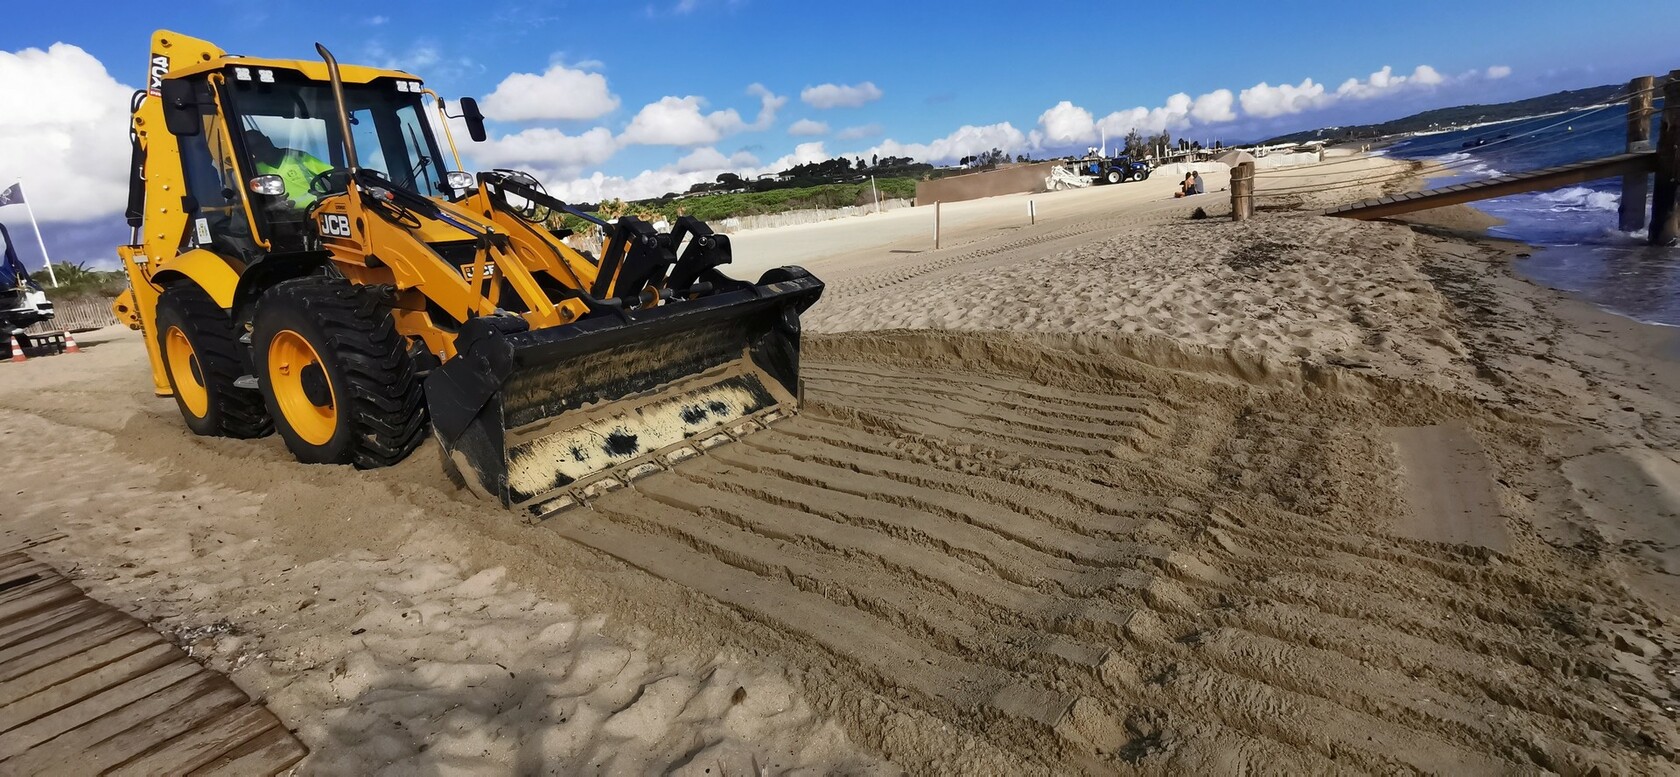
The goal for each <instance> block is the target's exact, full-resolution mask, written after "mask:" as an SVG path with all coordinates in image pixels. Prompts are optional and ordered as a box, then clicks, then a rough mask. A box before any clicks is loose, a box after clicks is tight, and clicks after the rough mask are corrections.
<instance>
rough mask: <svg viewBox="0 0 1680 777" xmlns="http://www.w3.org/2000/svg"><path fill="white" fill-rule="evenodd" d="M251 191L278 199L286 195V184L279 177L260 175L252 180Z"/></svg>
mask: <svg viewBox="0 0 1680 777" xmlns="http://www.w3.org/2000/svg"><path fill="white" fill-rule="evenodd" d="M249 183H250V186H251V191H252V192H255V193H257V194H266V195H269V196H271V197H278V196H280V195H282V194H285V193H286V182H285V181H284V180H282V179H281V178H280V176H278V175H259V176H257V177H255V178H252V179H251V180H250V182H249Z"/></svg>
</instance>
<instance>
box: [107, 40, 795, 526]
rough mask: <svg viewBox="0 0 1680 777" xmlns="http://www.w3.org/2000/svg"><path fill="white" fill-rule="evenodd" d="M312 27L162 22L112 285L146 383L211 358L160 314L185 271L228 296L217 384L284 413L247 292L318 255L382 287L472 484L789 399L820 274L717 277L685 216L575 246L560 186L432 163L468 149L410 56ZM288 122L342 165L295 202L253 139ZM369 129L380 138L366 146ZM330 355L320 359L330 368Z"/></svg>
mask: <svg viewBox="0 0 1680 777" xmlns="http://www.w3.org/2000/svg"><path fill="white" fill-rule="evenodd" d="M320 51H321V53H322V55H323V60H324V61H310V60H285V59H262V58H252V57H241V56H231V55H229V54H227V53H226V52H224V51H222V50H221V49H219V48H217V47H215V46H214V45H212V44H210V43H208V42H206V41H202V40H198V39H196V38H192V37H189V36H186V35H181V34H178V33H173V32H169V31H161V30H160V31H158V32H157V33H155V34H154V36H153V38H152V47H151V58H150V62H149V63H148V72H147V89H146V90H144V92H143V93H141V94H137V95H136V100H135V104H134V110H133V115H132V126H131V131H132V140H133V143H134V150H135V155H134V156H135V159H134V165H133V170H132V173H133V176H132V177H133V185H132V186H131V192H130V199H129V208H128V214H127V215H128V218H129V223H130V225H131V227H132V228H133V230H134V231H133V239H132V240H131V241H130V243H129V244H127V245H123V246H120V247H118V249H117V252H118V255H119V256H120V257H121V259H122V261H123V265H124V267H125V268H126V270H127V272H128V274H129V278H130V280H131V288H130V289H129V291H128V292H126V293H125V294H124V295H123V296H122V297H120V298H119V299H118V300H117V301H116V303H115V304H114V305H113V309H114V312H116V313H117V315H118V317H119V319H120V320H122V321H125V322H127V323H128V324H129V325H130V326H131V327H133V328H136V329H139V330H142V331H143V332H145V333H147V337H146V345H147V348H148V355H149V357H150V364H151V372H152V382H153V386H154V387H155V389H156V392H157V393H158V394H159V395H170V394H173V393H177V392H176V386H175V385H174V383H179V382H180V381H181V380H183V379H184V378H182V376H181V375H180V374H176V375H175V377H174V383H172V379H171V375H172V373H171V367H170V359H171V358H178V359H181V360H182V361H178V362H177V364H184V365H189V366H190V367H191V372H192V379H193V381H195V383H194V386H193V389H194V391H195V392H197V391H201V390H206V389H203V388H202V386H201V384H203V382H204V381H206V380H210V379H211V377H213V376H210V375H209V372H210V370H209V368H208V366H206V365H201V364H200V362H199V361H195V360H194V359H197V358H200V356H201V355H198V354H195V353H189V354H187V355H185V356H181V355H179V354H176V355H173V356H172V355H171V354H170V353H167V351H168V350H169V347H170V346H169V343H170V342H171V341H170V340H169V337H167V336H160V335H159V334H158V327H159V321H158V316H159V301H160V298H161V296H162V295H163V294H164V293H165V292H166V290H168V289H170V288H172V287H178V286H189V287H191V288H195V289H197V290H200V291H201V292H202V293H203V295H205V296H207V297H208V298H209V300H210V301H211V302H212V303H213V304H214V306H215V307H216V308H219V309H220V310H221V311H223V312H224V314H225V318H226V322H227V325H228V326H230V327H232V331H231V332H230V333H229V335H230V336H232V337H237V338H239V342H240V343H241V345H240V346H239V359H240V360H243V362H244V364H243V366H244V368H245V371H246V373H247V374H245V375H243V376H240V377H239V378H238V379H237V380H236V381H235V384H234V385H232V386H231V387H222V386H219V385H218V386H215V387H213V388H212V389H208V390H211V391H225V392H233V391H239V390H257V391H261V392H266V393H265V396H267V397H268V398H269V399H270V400H271V401H270V402H269V405H268V407H269V408H271V409H275V408H278V409H280V410H281V411H282V413H283V411H284V409H285V408H286V407H289V406H291V405H295V404H297V403H296V402H295V401H294V400H295V399H296V398H295V397H279V398H276V397H274V396H273V394H274V392H276V391H279V390H280V389H279V388H276V387H275V386H270V385H268V383H270V382H273V383H276V384H278V383H282V382H285V381H279V380H278V379H277V376H278V375H279V373H272V374H271V373H265V371H264V369H265V368H264V365H261V364H256V363H254V362H253V359H254V355H255V354H256V353H258V352H261V351H263V348H261V347H258V345H252V344H251V340H252V338H253V336H255V337H256V338H257V339H258V340H259V341H262V338H264V337H267V336H268V334H266V333H264V332H262V331H260V329H261V327H260V323H261V320H260V319H261V316H259V315H257V313H256V312H255V311H256V310H257V309H258V308H259V307H260V306H261V305H263V304H266V303H264V302H263V300H265V299H268V298H269V297H270V292H271V290H272V289H273V288H275V287H276V286H277V285H278V284H282V283H284V282H286V281H290V280H293V279H297V278H300V277H314V276H320V277H322V278H326V279H329V280H330V281H331V283H334V284H339V285H350V286H354V287H357V288H360V289H363V290H371V291H376V292H377V293H374V294H371V295H370V296H369V298H370V299H375V300H377V301H378V303H379V305H380V306H381V308H380V310H381V312H379V313H378V315H384V314H385V313H384V311H388V314H389V316H390V321H391V322H392V325H393V326H394V328H395V331H396V333H397V334H398V335H399V336H400V337H401V338H402V339H403V341H404V343H406V349H407V352H408V354H407V355H405V356H403V357H402V358H411V359H413V360H414V362H415V363H416V365H418V367H417V369H418V371H419V372H421V373H423V374H424V385H425V394H426V397H425V400H426V407H427V408H428V411H429V413H430V416H431V421H432V422H433V424H434V425H435V426H434V432H435V436H436V437H437V439H438V440H439V442H440V443H441V444H443V446H444V448H445V450H446V453H447V457H446V458H447V459H448V460H449V461H450V462H451V463H452V465H453V467H454V468H455V469H456V470H457V472H458V473H459V474H460V475H461V476H462V479H463V480H464V481H465V482H466V484H467V485H468V486H469V487H470V488H472V489H473V490H475V491H478V492H480V493H483V494H485V495H487V496H489V497H492V498H495V499H498V500H499V501H501V502H503V503H504V504H507V505H516V506H521V507H526V508H529V509H531V510H532V511H533V512H535V513H541V512H544V511H545V510H547V509H549V507H552V506H554V505H565V504H574V503H578V502H582V501H586V500H587V498H588V495H589V493H592V491H593V490H599V489H600V488H602V487H606V486H610V485H614V484H617V483H622V482H626V481H627V480H628V476H629V475H630V474H631V473H632V472H633V471H645V470H646V468H647V467H650V466H652V467H654V468H657V467H659V466H665V465H668V463H669V462H671V461H674V460H676V459H679V458H681V456H683V455H687V454H688V453H690V452H692V451H696V450H700V449H701V447H700V446H702V445H703V444H711V442H712V441H717V440H719V439H720V438H722V437H731V436H735V435H738V434H740V433H742V432H744V431H746V430H748V429H750V428H753V427H755V426H759V425H762V424H763V423H764V422H766V419H768V418H773V417H778V416H780V415H784V414H786V413H789V412H792V411H793V410H795V409H796V406H797V381H798V378H797V352H798V315H799V313H800V312H801V311H803V310H804V309H805V308H806V307H808V306H809V305H810V304H812V303H813V302H815V300H816V299H817V297H818V295H820V293H821V289H822V284H821V283H820V282H819V281H817V280H816V279H815V278H812V277H810V276H809V275H808V274H805V273H804V272H803V271H802V270H798V268H781V269H779V270H776V271H772V273H770V274H767V275H766V277H765V278H763V279H761V280H760V282H759V283H757V284H752V283H746V282H742V281H737V280H734V279H731V278H728V277H727V276H724V275H722V274H721V273H720V272H719V271H718V270H717V267H718V266H719V265H721V264H723V263H726V262H727V261H728V258H729V255H728V250H729V248H728V240H727V238H726V237H724V236H722V235H713V234H712V233H711V231H710V230H709V229H708V228H706V227H705V226H704V225H703V224H700V223H699V222H694V221H692V220H687V221H686V223H682V224H679V227H680V229H677V230H674V231H673V232H672V233H659V232H657V231H655V230H653V229H652V228H651V227H650V226H648V225H645V224H642V223H640V222H637V221H635V220H634V219H621V220H620V221H619V222H618V223H616V224H610V225H609V224H606V223H605V222H600V221H598V220H597V221H596V223H597V224H599V225H600V227H601V229H602V230H603V231H604V233H605V234H606V235H607V239H606V242H605V245H604V246H603V248H602V252H601V256H600V257H595V256H593V255H590V254H587V253H585V252H582V251H580V250H578V249H576V248H574V247H572V246H571V245H569V244H568V243H567V242H566V241H565V240H564V239H563V238H564V237H565V234H564V233H562V232H561V231H557V230H554V229H551V228H550V226H549V224H550V223H553V222H554V221H555V220H554V219H551V218H549V216H550V215H551V214H557V213H559V212H561V211H562V210H570V206H567V205H566V204H565V203H562V202H559V201H558V200H554V199H553V198H551V197H548V196H547V195H546V193H544V192H542V190H541V187H540V185H537V184H536V183H535V181H534V180H533V179H530V178H529V177H528V176H524V175H522V174H517V173H513V172H511V171H495V172H493V173H480V174H478V175H477V176H476V178H472V179H471V180H472V184H471V185H470V186H469V187H466V188H464V189H463V188H454V184H450V185H449V186H445V185H444V184H443V181H442V179H441V178H440V177H439V176H441V175H442V174H443V173H444V170H443V169H442V168H443V165H444V163H445V162H446V161H448V162H450V163H452V164H453V165H454V166H456V167H458V166H459V162H458V160H459V159H460V156H461V155H460V153H459V151H458V150H456V149H455V148H454V138H453V136H452V135H449V134H448V131H447V119H446V118H445V117H444V116H443V115H442V113H443V105H442V102H441V101H440V100H438V99H437V96H436V95H435V94H434V93H432V92H430V91H429V90H426V89H425V88H424V87H423V86H422V84H421V82H420V80H419V79H418V78H416V77H415V76H413V75H410V74H408V73H405V72H402V71H397V70H385V69H378V68H369V67H360V66H354V65H342V66H341V65H338V64H337V63H336V62H334V61H332V59H331V57H330V55H329V54H327V52H326V51H325V49H320ZM327 95H330V97H331V100H332V101H336V102H332V101H329V100H328V98H327ZM347 95H348V96H347ZM428 100H429V105H427V102H428ZM469 102H470V101H463V105H466V104H468V103H469ZM329 106H330V110H329ZM474 110H475V111H476V107H475V108H474ZM422 111H425V113H424V114H422ZM434 112H435V114H436V115H437V117H436V118H435V119H434V118H432V116H433V113H434ZM329 114H330V115H329ZM422 116H423V118H422ZM297 126H306V127H308V128H309V129H310V131H311V133H312V134H310V135H309V136H308V137H307V138H306V140H308V141H309V144H310V149H311V150H310V151H307V152H306V151H299V150H297V149H293V148H288V149H285V150H284V151H282V152H278V153H280V154H281V155H282V157H284V155H287V154H298V155H300V156H301V155H305V154H308V155H310V156H311V157H312V158H314V161H315V162H316V163H319V164H320V165H329V164H330V165H331V167H332V168H333V169H332V170H331V171H326V172H323V173H321V174H319V175H316V176H315V178H314V180H312V181H310V190H309V191H310V193H311V195H312V199H311V200H310V201H309V202H308V204H307V205H306V206H301V207H300V206H298V204H297V201H296V200H294V199H290V198H291V197H292V196H293V191H292V190H291V189H287V190H285V192H284V193H283V194H282V193H279V192H280V189H279V188H278V187H279V186H280V184H281V183H284V182H283V181H281V179H280V177H279V176H276V175H267V174H266V173H265V170H268V169H271V168H265V167H262V166H263V165H265V164H273V163H270V162H267V161H264V159H263V157H260V156H259V153H267V152H266V151H264V152H259V151H257V150H256V149H257V148H258V147H259V146H261V144H262V142H263V140H264V139H267V137H268V135H269V134H276V131H275V129H274V128H276V127H279V128H282V129H285V128H289V127H297ZM438 128H443V129H444V130H445V131H444V132H443V133H442V134H443V136H444V138H445V139H446V140H447V155H446V154H445V153H444V152H443V151H442V150H441V149H442V148H443V145H442V144H441V143H439V142H438V141H437V136H438V134H439V133H438V132H436V129H438ZM481 131H482V130H480V132H481ZM253 133H256V134H253ZM334 133H336V134H334ZM258 135H260V136H261V137H258ZM351 141H354V143H352V142H351ZM370 142H371V143H373V144H374V145H377V146H378V147H379V148H380V149H381V150H380V152H379V153H381V154H383V156H374V155H364V156H361V157H358V155H357V153H356V152H357V146H362V145H364V144H368V143H370ZM399 147H400V151H399V150H395V149H399ZM405 155H406V156H405ZM316 157H318V158H316ZM328 157H330V158H331V161H330V162H329V161H328ZM370 158H371V159H372V160H373V161H372V162H370V161H369V160H370ZM415 160H418V166H417V169H416V168H413V167H410V164H411V163H412V162H414V161H415ZM259 168H260V169H259ZM265 175H266V178H265ZM458 175H460V173H459V172H458V171H453V170H452V171H449V172H448V176H450V178H449V180H451V181H455V180H464V179H460V178H458V177H457V176H458ZM269 179H273V180H269ZM265 187H267V190H266V191H263V190H264V189H265ZM317 189H318V191H317ZM572 212H574V213H577V214H578V215H580V216H583V217H585V218H590V217H588V216H587V214H583V213H579V212H577V211H572ZM591 220H593V219H591ZM679 254H680V255H679ZM274 304H275V305H276V306H278V305H279V304H280V303H278V302H276V303H274ZM218 320H219V319H218ZM165 334H168V333H165ZM294 334H295V333H294ZM275 337H280V335H275ZM176 342H182V341H179V340H177V341H176ZM263 342H266V341H263ZM275 342H281V341H280V340H276V341H275ZM284 342H285V343H292V341H291V340H286V341H284ZM259 345H260V343H259ZM183 347H185V346H183ZM288 347H290V346H288ZM320 350H324V348H323V349H320ZM278 352H279V351H276V353H278ZM287 352H288V353H303V354H305V355H306V356H307V354H309V353H312V352H311V351H309V349H303V350H301V351H299V350H297V349H296V348H295V347H294V348H293V350H292V351H287ZM274 358H279V357H274ZM300 358H304V357H300ZM312 358H314V357H308V358H304V360H305V361H310V360H311V359H312ZM319 361H321V362H322V364H321V365H320V366H322V367H326V369H325V371H324V372H323V373H321V374H323V375H326V376H327V377H328V378H329V380H328V383H331V382H332V381H331V378H332V376H333V375H336V374H338V373H335V372H334V370H333V369H331V365H328V364H326V362H327V361H330V360H328V359H326V358H325V357H324V356H323V357H320V359H319ZM200 367H204V368H205V369H204V370H203V371H201V370H200ZM181 369H185V368H180V369H177V370H176V373H179V372H180V371H181ZM265 375H268V377H267V378H265ZM271 378H273V379H274V380H270V379H271ZM292 382H294V383H295V381H292ZM253 386H255V388H253ZM343 390H344V387H343V386H341V385H339V384H336V383H334V384H332V385H329V386H328V389H327V390H326V392H325V393H324V394H323V393H321V390H320V389H315V395H314V398H313V399H312V400H311V401H314V402H316V403H317V405H316V407H317V409H318V410H320V411H321V412H322V413H323V414H324V413H327V411H328V410H331V411H332V413H334V414H336V413H337V412H339V411H348V410H349V408H348V407H345V406H344V403H343V401H342V399H340V400H339V402H340V404H339V406H335V407H332V408H325V406H322V405H319V402H320V401H321V400H322V398H323V397H328V398H337V397H339V395H340V393H342V392H343ZM196 396H197V394H196V393H195V397H196ZM329 401H330V399H329ZM202 404H203V403H202V402H199V401H196V399H195V401H194V403H193V405H194V406H199V405H202ZM190 410H191V408H188V407H187V406H185V405H183V413H186V414H187V415H188V420H189V422H190V421H192V420H194V419H193V417H192V415H191V412H189V411H190ZM324 417H325V416H324ZM332 417H336V415H334V416H332ZM381 422H382V423H387V424H389V423H392V422H393V421H392V419H383V420H382V421H381ZM311 423H314V422H313V421H311ZM291 426H294V427H295V426H297V425H295V424H294V425H291ZM298 428H301V427H298ZM297 452H298V450H297V449H296V448H294V453H297ZM300 458H305V457H304V456H302V455H300ZM357 461H358V463H360V462H361V460H360V459H358V460H357Z"/></svg>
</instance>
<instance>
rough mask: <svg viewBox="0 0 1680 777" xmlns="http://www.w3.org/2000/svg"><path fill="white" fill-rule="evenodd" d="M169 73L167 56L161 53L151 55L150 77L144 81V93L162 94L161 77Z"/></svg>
mask: <svg viewBox="0 0 1680 777" xmlns="http://www.w3.org/2000/svg"><path fill="white" fill-rule="evenodd" d="M168 74H169V57H166V56H164V55H162V54H153V55H152V68H151V71H150V73H149V75H150V78H148V79H147V81H146V93H147V94H151V95H162V94H163V77H164V76H165V75H168Z"/></svg>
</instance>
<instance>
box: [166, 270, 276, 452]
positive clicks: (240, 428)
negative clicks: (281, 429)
mask: <svg viewBox="0 0 1680 777" xmlns="http://www.w3.org/2000/svg"><path fill="white" fill-rule="evenodd" d="M157 338H158V352H159V353H161V354H162V355H163V366H164V371H165V372H166V373H167V374H168V377H169V387H170V389H171V390H172V391H173V393H174V394H175V406H176V407H177V408H179V409H180V410H181V417H182V418H183V419H185V420H186V422H187V428H189V429H191V430H193V432H194V433H196V434H202V435H212V436H219V437H240V438H251V437H263V436H265V435H267V434H268V433H269V432H272V431H274V423H273V422H272V421H270V420H269V416H268V411H267V410H266V409H265V408H264V407H263V399H262V395H261V394H259V393H257V392H255V391H252V390H250V389H243V388H239V387H238V386H235V385H234V384H233V382H234V381H235V380H238V379H239V376H240V375H242V374H244V372H245V370H244V368H243V366H242V362H241V360H240V358H239V343H238V341H237V340H236V339H235V337H234V331H233V320H232V319H230V318H229V317H228V314H227V311H225V310H223V309H222V308H221V306H219V305H217V304H216V303H215V301H214V300H212V299H210V295H208V294H206V293H204V290H203V289H200V288H198V287H197V286H193V285H191V284H177V285H175V286H171V287H169V288H168V289H166V290H165V291H164V292H163V294H162V295H161V296H160V297H158V306H157Z"/></svg>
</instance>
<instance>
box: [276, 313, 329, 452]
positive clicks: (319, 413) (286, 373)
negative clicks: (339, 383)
mask: <svg viewBox="0 0 1680 777" xmlns="http://www.w3.org/2000/svg"><path fill="white" fill-rule="evenodd" d="M268 385H269V390H270V391H272V392H274V399H275V402H276V403H277V404H279V405H280V413H281V415H284V416H285V417H286V423H287V424H289V425H290V426H291V427H292V431H294V432H297V435H298V437H301V438H303V441H304V442H307V443H309V444H310V445H326V444H327V443H328V442H331V441H332V437H333V433H334V432H336V431H338V403H337V401H336V400H337V397H336V396H335V395H334V394H333V388H332V381H331V380H329V379H328V378H327V372H326V364H325V363H323V362H322V361H321V356H320V355H319V354H317V353H315V347H314V346H312V345H310V344H309V341H308V340H307V339H305V338H304V336H303V335H300V334H298V333H297V332H294V331H292V330H290V329H282V330H280V332H278V333H277V334H275V335H274V339H272V340H270V341H269V342H268Z"/></svg>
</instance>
